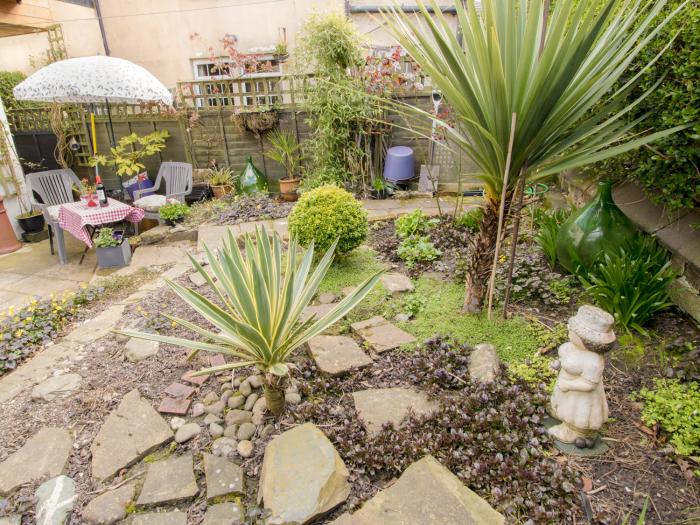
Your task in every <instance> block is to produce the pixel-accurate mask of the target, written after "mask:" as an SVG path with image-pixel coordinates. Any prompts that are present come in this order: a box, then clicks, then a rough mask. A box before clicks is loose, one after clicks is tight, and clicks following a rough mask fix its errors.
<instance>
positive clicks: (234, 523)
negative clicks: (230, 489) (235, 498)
mask: <svg viewBox="0 0 700 525" xmlns="http://www.w3.org/2000/svg"><path fill="white" fill-rule="evenodd" d="M241 514H242V513H241V509H240V508H239V507H238V505H236V504H235V503H219V504H217V505H211V506H210V507H209V508H208V509H207V512H206V514H204V520H203V521H202V525H241V524H242V523H243V519H242V518H241Z"/></svg>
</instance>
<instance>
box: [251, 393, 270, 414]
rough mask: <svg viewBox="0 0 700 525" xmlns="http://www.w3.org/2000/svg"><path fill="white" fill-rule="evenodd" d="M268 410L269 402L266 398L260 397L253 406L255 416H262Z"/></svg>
mask: <svg viewBox="0 0 700 525" xmlns="http://www.w3.org/2000/svg"><path fill="white" fill-rule="evenodd" d="M265 410H267V401H266V400H265V398H264V397H259V398H258V400H257V401H256V402H255V404H254V405H253V414H262V413H263V412H265Z"/></svg>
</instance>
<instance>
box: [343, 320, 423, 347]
mask: <svg viewBox="0 0 700 525" xmlns="http://www.w3.org/2000/svg"><path fill="white" fill-rule="evenodd" d="M351 326H352V329H353V330H354V331H355V333H357V334H358V335H359V336H360V337H362V339H364V340H365V341H366V342H367V344H369V346H370V348H372V350H374V351H375V352H376V353H378V354H381V353H382V352H387V351H389V350H394V349H396V348H400V347H401V346H403V345H405V344H410V343H415V342H416V338H415V337H413V336H412V335H411V334H409V333H408V332H405V331H403V330H401V329H400V328H398V327H397V326H394V325H393V324H391V323H390V322H388V321H387V320H386V319H384V318H383V317H373V318H372V319H368V320H366V321H360V322H359V323H354V324H353V325H351Z"/></svg>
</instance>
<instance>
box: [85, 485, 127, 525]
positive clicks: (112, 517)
mask: <svg viewBox="0 0 700 525" xmlns="http://www.w3.org/2000/svg"><path fill="white" fill-rule="evenodd" d="M135 488H136V485H135V484H134V483H128V484H126V485H124V486H122V487H119V488H117V489H114V490H110V491H109V492H105V493H104V494H101V495H99V496H97V497H96V498H95V499H93V500H92V501H91V502H90V503H88V504H87V506H86V507H85V508H84V509H83V521H85V523H87V524H88V525H113V524H114V523H117V522H118V521H120V520H123V519H124V518H126V507H127V505H128V504H129V503H130V502H131V501H133V499H134V489H135Z"/></svg>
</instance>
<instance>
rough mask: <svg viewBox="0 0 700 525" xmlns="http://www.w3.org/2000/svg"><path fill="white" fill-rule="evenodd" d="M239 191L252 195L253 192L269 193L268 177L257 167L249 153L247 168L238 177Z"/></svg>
mask: <svg viewBox="0 0 700 525" xmlns="http://www.w3.org/2000/svg"><path fill="white" fill-rule="evenodd" d="M238 192H239V193H244V194H246V195H250V194H251V193H258V192H262V193H267V179H266V178H265V175H263V174H262V172H261V171H260V170H259V169H258V168H256V167H255V164H253V159H252V158H251V157H250V155H248V160H247V162H246V165H245V168H243V171H242V172H241V175H240V177H239V178H238Z"/></svg>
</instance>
